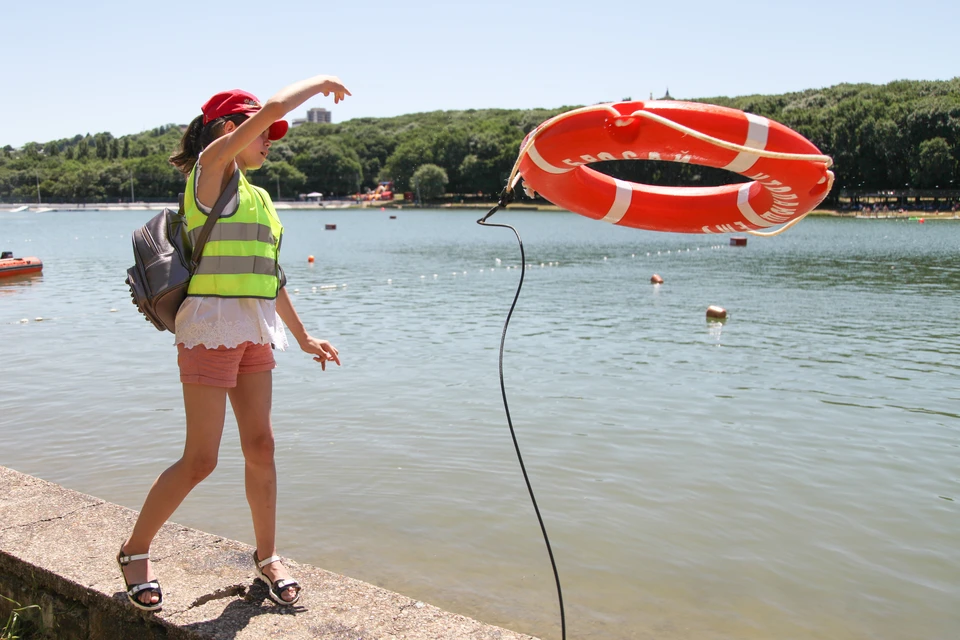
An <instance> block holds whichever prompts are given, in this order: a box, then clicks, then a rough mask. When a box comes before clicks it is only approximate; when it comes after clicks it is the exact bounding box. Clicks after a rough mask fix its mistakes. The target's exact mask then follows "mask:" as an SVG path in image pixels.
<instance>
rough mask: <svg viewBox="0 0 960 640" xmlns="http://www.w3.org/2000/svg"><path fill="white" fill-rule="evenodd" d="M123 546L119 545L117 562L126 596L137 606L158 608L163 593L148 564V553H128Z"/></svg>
mask: <svg viewBox="0 0 960 640" xmlns="http://www.w3.org/2000/svg"><path fill="white" fill-rule="evenodd" d="M124 547H126V545H123V546H121V547H120V553H119V554H118V555H117V563H118V564H119V565H120V571H121V572H122V573H123V581H124V583H125V584H126V587H127V598H129V600H130V602H131V603H132V604H133V605H134V606H135V607H137V608H140V609H145V610H147V611H155V610H156V609H159V608H160V605H161V604H163V593H162V592H161V591H160V584H159V583H158V582H157V580H156V577H155V574H154V573H153V567H151V566H150V554H149V553H144V554H130V553H128V552H127V550H126V549H125V548H124ZM131 592H132V593H131Z"/></svg>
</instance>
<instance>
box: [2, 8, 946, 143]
mask: <svg viewBox="0 0 960 640" xmlns="http://www.w3.org/2000/svg"><path fill="white" fill-rule="evenodd" d="M190 6H192V7H193V8H192V9H190V8H188V7H190ZM0 20H2V22H0V24H2V25H3V29H2V33H3V44H2V45H0V46H2V47H3V50H4V53H5V56H4V58H5V61H4V64H3V73H2V76H0V78H2V79H0V146H2V145H5V144H12V145H13V146H15V147H19V146H21V145H22V144H24V143H26V142H29V141H39V142H46V141H48V140H51V139H56V138H65V137H71V136H73V135H75V134H78V133H80V134H85V133H97V132H101V131H109V132H111V133H113V134H114V135H124V134H129V133H135V132H138V131H143V130H145V129H150V128H153V127H155V126H158V125H161V124H165V123H171V122H174V123H186V122H188V121H189V120H191V119H192V118H193V117H195V116H196V115H199V113H200V105H201V104H203V102H204V101H205V100H206V99H207V97H209V96H210V95H211V94H213V93H216V92H217V91H220V90H223V89H232V88H244V89H246V90H248V91H251V92H253V93H255V94H257V95H258V96H259V97H260V98H261V99H266V98H268V97H269V96H270V95H271V94H272V93H274V92H275V91H277V90H278V89H280V88H281V87H283V86H284V85H286V84H289V83H291V82H294V81H296V80H299V79H302V78H305V77H308V76H311V75H315V74H318V73H330V74H334V75H338V76H339V77H340V78H341V79H342V80H343V82H344V84H346V86H347V87H348V88H349V89H350V90H351V91H352V92H353V94H354V95H353V97H352V98H348V99H347V101H346V102H344V103H341V104H340V105H336V106H334V105H333V103H332V99H326V100H325V99H323V98H322V97H317V98H315V99H313V100H312V101H310V102H309V103H308V104H307V105H305V106H304V107H302V108H301V109H299V110H298V111H295V112H294V113H292V114H291V117H293V118H296V117H302V116H303V114H304V113H305V111H306V109H307V107H311V106H315V107H326V108H328V109H330V110H331V111H333V118H334V122H342V121H344V120H349V119H351V118H356V117H361V116H377V117H379V116H392V115H398V114H403V113H412V112H418V111H433V110H438V109H468V108H489V107H503V108H527V107H559V106H563V105H574V104H591V103H596V102H603V101H608V100H619V99H621V98H624V97H627V96H631V97H633V98H635V99H642V98H647V97H649V95H650V93H651V92H652V93H653V94H654V95H655V96H660V95H662V93H663V91H664V90H665V89H666V88H667V87H669V88H670V93H671V94H672V95H673V96H674V97H676V98H681V99H682V98H700V97H710V96H718V95H727V96H736V95H745V94H770V93H782V92H787V91H800V90H803V89H808V88H817V87H825V86H830V85H833V84H837V83H840V82H869V83H877V84H882V83H886V82H890V81H892V80H897V79H924V80H945V79H949V78H951V77H955V76H958V75H960V32H958V27H960V1H958V0H912V1H910V2H907V1H898V2H894V1H891V0H874V1H873V2H866V1H861V0H834V1H833V2H824V1H822V0H809V1H807V2H797V1H794V0H786V1H782V2H774V1H772V0H771V1H770V2H761V1H759V0H741V1H740V2H723V1H722V0H714V1H712V2H707V1H703V0H687V1H686V2H670V1H668V0H667V1H661V2H632V3H631V2H623V1H620V2H603V3H598V2H596V1H589V0H585V1H581V2H572V1H568V0H552V1H548V0H513V1H512V2H508V1H502V0H488V1H486V2H464V3H459V4H457V3H449V2H448V3H443V2H425V1H421V0H407V1H406V2H400V1H392V2H380V1H373V2H362V1H356V2H317V1H305V0H276V1H274V2H250V1H248V0H235V1H233V2H222V3H211V2H194V3H190V4H188V3H169V2H163V3H161V2H138V1H137V0H129V1H124V2H120V1H115V0H101V1H100V2H96V3H79V2H75V1H72V2H63V1H55V2H53V1H48V0H10V1H9V2H5V3H4V7H3V10H2V12H0Z"/></svg>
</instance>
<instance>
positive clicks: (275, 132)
mask: <svg viewBox="0 0 960 640" xmlns="http://www.w3.org/2000/svg"><path fill="white" fill-rule="evenodd" d="M289 129H290V124H289V123H288V122H287V121H286V120H277V121H276V122H274V123H273V124H272V125H270V129H269V130H268V131H269V134H268V136H269V138H270V139H271V140H279V139H280V138H282V137H283V136H285V135H287V130H289Z"/></svg>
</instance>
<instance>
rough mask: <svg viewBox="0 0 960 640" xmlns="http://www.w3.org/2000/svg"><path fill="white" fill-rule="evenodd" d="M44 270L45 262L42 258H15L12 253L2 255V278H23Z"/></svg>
mask: <svg viewBox="0 0 960 640" xmlns="http://www.w3.org/2000/svg"><path fill="white" fill-rule="evenodd" d="M42 270H43V262H42V261H41V260H40V258H37V257H34V256H30V257H28V258H14V257H13V252H12V251H4V252H3V253H2V254H0V278H7V277H10V276H21V275H24V274H26V273H39V272H40V271H42Z"/></svg>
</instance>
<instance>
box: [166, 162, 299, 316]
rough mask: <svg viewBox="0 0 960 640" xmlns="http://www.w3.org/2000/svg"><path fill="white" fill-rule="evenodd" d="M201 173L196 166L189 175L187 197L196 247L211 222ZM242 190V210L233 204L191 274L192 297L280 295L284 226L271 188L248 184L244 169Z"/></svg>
mask: <svg viewBox="0 0 960 640" xmlns="http://www.w3.org/2000/svg"><path fill="white" fill-rule="evenodd" d="M196 171H197V170H196V167H194V169H193V171H192V172H191V173H190V177H189V178H187V188H186V192H185V193H184V196H183V211H184V216H185V217H186V220H187V234H188V235H189V236H190V241H191V245H192V244H194V243H195V241H196V239H197V236H198V235H199V234H200V230H201V229H202V228H203V223H204V222H206V220H207V215H206V214H205V213H203V212H202V211H200V208H199V207H197V198H196V195H195V191H194V189H195V186H196V184H195V183H196ZM238 171H239V169H238ZM237 192H238V196H239V198H238V200H239V205H238V207H237V210H236V211H235V212H234V213H230V211H229V207H228V210H225V211H224V212H223V213H222V214H221V215H220V218H219V219H218V220H217V222H216V224H214V225H213V230H212V231H211V233H210V237H209V238H207V244H206V245H205V246H204V247H203V256H202V257H201V259H200V264H199V265H198V266H197V270H196V272H195V273H194V274H193V277H192V278H190V286H189V287H188V288H187V295H188V296H216V297H219V298H266V299H271V300H272V299H274V298H276V297H277V292H278V291H279V289H280V280H279V278H278V275H279V268H278V265H277V257H278V256H279V253H280V241H281V239H282V238H283V225H282V224H280V218H279V217H278V216H277V212H276V209H274V207H273V202H272V201H271V200H270V196H269V195H268V194H267V192H266V191H264V190H263V189H261V188H259V187H255V186H253V185H252V184H250V183H249V182H247V179H246V177H245V176H244V175H243V174H242V173H241V174H240V180H239V184H238V186H237Z"/></svg>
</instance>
